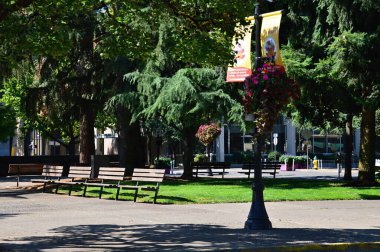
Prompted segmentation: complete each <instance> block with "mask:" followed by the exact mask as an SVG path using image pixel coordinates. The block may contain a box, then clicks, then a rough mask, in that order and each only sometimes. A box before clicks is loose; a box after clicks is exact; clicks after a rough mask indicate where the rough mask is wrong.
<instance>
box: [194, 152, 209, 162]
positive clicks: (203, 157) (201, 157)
mask: <svg viewBox="0 0 380 252" xmlns="http://www.w3.org/2000/svg"><path fill="white" fill-rule="evenodd" d="M194 162H207V157H206V155H205V154H202V153H198V154H195V157H194Z"/></svg>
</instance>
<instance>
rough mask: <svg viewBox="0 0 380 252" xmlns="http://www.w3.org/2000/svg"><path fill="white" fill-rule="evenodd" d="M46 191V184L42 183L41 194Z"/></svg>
mask: <svg viewBox="0 0 380 252" xmlns="http://www.w3.org/2000/svg"><path fill="white" fill-rule="evenodd" d="M45 190H46V182H44V187H42V192H43V193H44V192H45Z"/></svg>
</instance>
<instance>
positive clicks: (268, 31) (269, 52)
mask: <svg viewBox="0 0 380 252" xmlns="http://www.w3.org/2000/svg"><path fill="white" fill-rule="evenodd" d="M261 16H262V17H263V21H262V25H261V53H262V56H263V57H268V58H272V59H274V62H275V64H276V65H281V66H283V65H284V64H283V63H282V58H281V53H280V42H279V40H278V34H279V31H280V22H281V16H282V14H281V11H274V12H270V13H265V14H262V15H261Z"/></svg>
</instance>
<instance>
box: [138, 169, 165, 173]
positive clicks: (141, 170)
mask: <svg viewBox="0 0 380 252" xmlns="http://www.w3.org/2000/svg"><path fill="white" fill-rule="evenodd" d="M135 172H136V173H146V174H152V173H153V174H165V170H164V169H151V168H134V169H133V173H135Z"/></svg>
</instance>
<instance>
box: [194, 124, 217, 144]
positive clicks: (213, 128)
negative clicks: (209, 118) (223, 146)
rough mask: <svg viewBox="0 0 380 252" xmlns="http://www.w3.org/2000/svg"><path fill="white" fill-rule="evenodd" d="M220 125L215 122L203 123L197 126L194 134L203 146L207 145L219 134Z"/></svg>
mask: <svg viewBox="0 0 380 252" xmlns="http://www.w3.org/2000/svg"><path fill="white" fill-rule="evenodd" d="M220 133H221V129H220V126H219V125H217V124H216V123H211V124H203V125H201V126H199V128H198V131H197V133H196V134H195V136H196V137H197V138H198V139H199V141H200V142H201V143H202V144H203V145H204V146H209V145H210V144H212V143H213V142H214V140H215V139H216V138H217V137H218V136H219V135H220Z"/></svg>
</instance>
